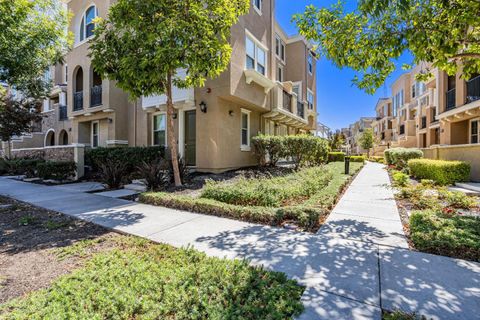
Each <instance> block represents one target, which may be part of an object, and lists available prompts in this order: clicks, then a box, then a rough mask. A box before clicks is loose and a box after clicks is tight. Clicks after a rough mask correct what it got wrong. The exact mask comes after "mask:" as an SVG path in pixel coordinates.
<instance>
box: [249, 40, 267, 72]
mask: <svg viewBox="0 0 480 320" xmlns="http://www.w3.org/2000/svg"><path fill="white" fill-rule="evenodd" d="M245 49H246V64H245V67H246V69H254V70H257V72H258V73H260V74H263V75H266V73H267V53H266V50H265V49H264V48H263V47H262V45H261V44H260V42H259V41H257V40H255V39H254V38H253V37H252V36H250V35H247V37H246V41H245Z"/></svg>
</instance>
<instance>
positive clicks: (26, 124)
mask: <svg viewBox="0 0 480 320" xmlns="http://www.w3.org/2000/svg"><path fill="white" fill-rule="evenodd" d="M37 103H38V100H37V99H31V98H30V99H28V98H24V97H22V96H21V95H20V96H19V97H14V96H12V94H11V93H10V92H8V91H7V90H6V89H5V88H3V86H0V138H1V139H2V141H6V142H8V148H7V150H8V157H11V147H10V142H11V138H12V136H15V135H18V136H19V135H22V134H25V133H27V132H30V131H31V129H32V124H33V123H34V122H37V121H40V120H41V119H42V116H41V115H40V113H39V111H38V110H39V107H40V106H39V105H36V104H37Z"/></svg>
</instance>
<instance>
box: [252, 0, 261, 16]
mask: <svg viewBox="0 0 480 320" xmlns="http://www.w3.org/2000/svg"><path fill="white" fill-rule="evenodd" d="M262 2H263V0H253V8H254V9H255V11H257V12H258V13H259V14H262Z"/></svg>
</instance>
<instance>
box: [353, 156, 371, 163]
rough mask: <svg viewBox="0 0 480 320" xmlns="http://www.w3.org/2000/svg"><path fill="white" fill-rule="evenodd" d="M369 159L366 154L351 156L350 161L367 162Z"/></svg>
mask: <svg viewBox="0 0 480 320" xmlns="http://www.w3.org/2000/svg"><path fill="white" fill-rule="evenodd" d="M366 160H367V157H366V156H351V157H350V162H365V161H366Z"/></svg>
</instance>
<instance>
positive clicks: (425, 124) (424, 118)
mask: <svg viewBox="0 0 480 320" xmlns="http://www.w3.org/2000/svg"><path fill="white" fill-rule="evenodd" d="M426 127H427V117H426V116H423V117H422V127H421V128H422V129H425V128H426Z"/></svg>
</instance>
